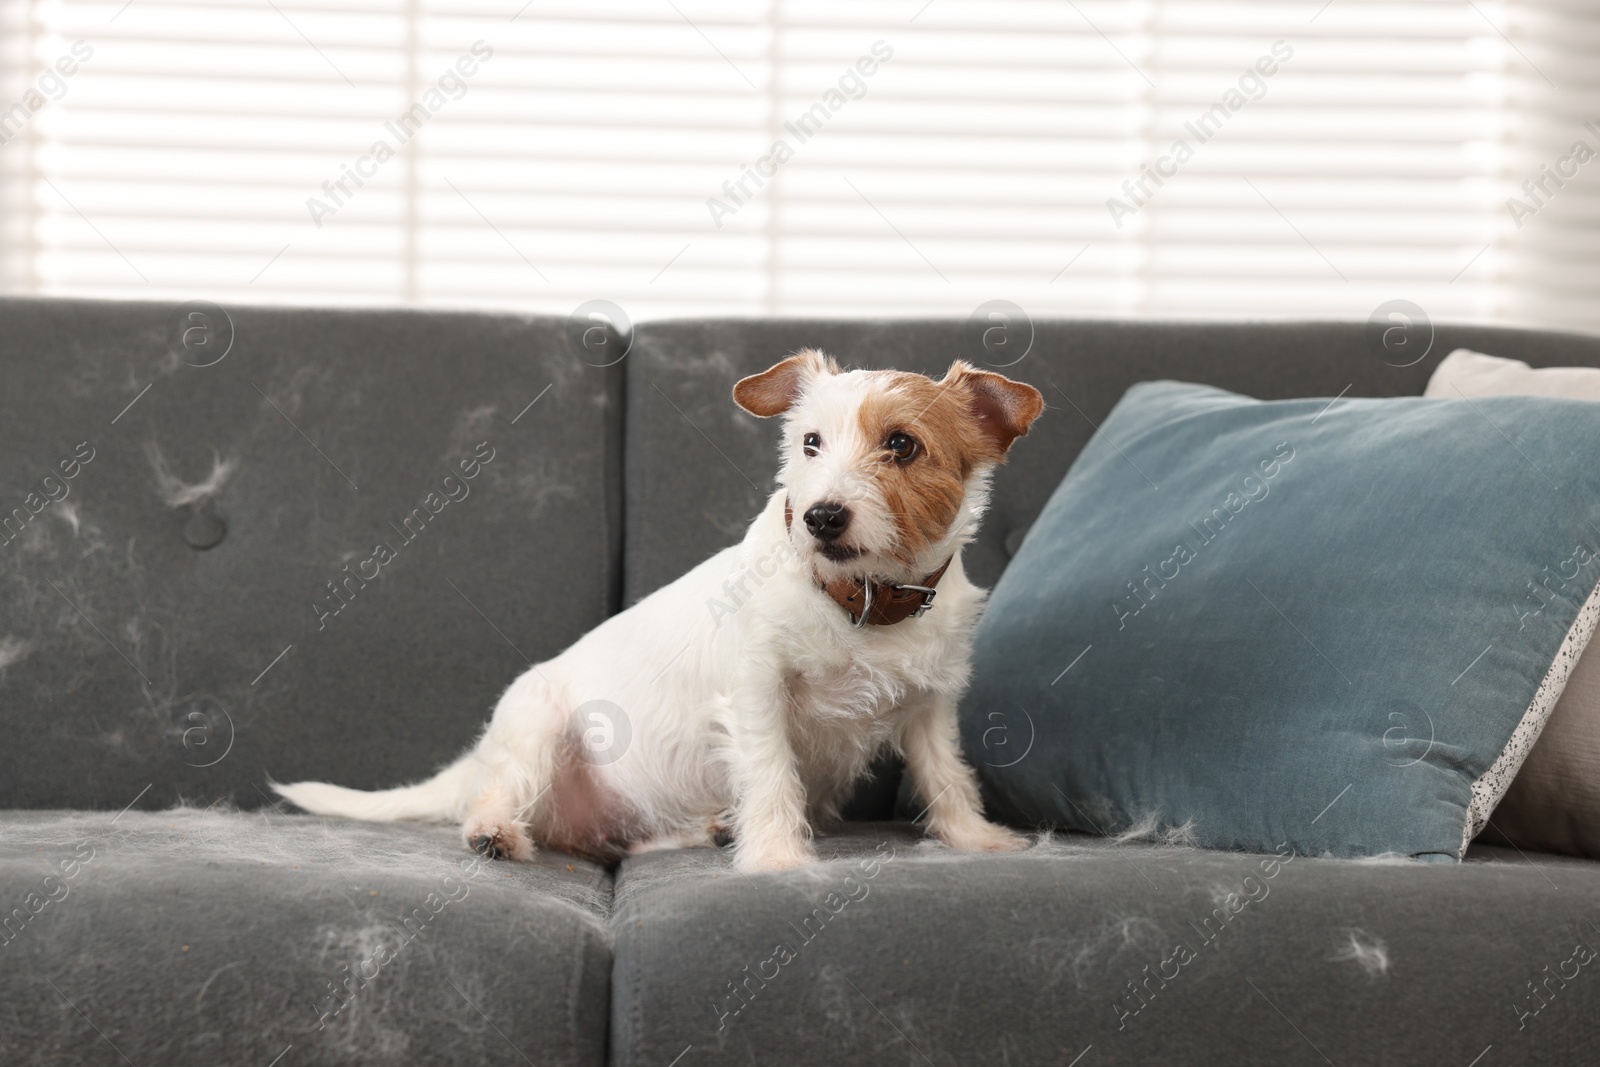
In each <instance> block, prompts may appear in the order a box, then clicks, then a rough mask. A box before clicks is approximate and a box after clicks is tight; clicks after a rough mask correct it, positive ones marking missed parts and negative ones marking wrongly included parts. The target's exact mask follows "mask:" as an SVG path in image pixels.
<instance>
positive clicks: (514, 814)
mask: <svg viewBox="0 0 1600 1067" xmlns="http://www.w3.org/2000/svg"><path fill="white" fill-rule="evenodd" d="M733 399H734V401H735V403H737V404H738V405H739V406H740V407H742V408H743V409H744V410H745V411H747V412H749V413H750V414H752V415H756V416H759V417H761V418H775V417H778V416H782V417H783V433H782V446H781V447H782V456H781V459H782V465H781V470H780V472H779V475H778V479H777V481H778V489H777V491H776V492H774V493H773V494H772V496H771V497H770V498H769V499H768V501H767V503H766V506H765V507H764V508H763V509H762V511H761V513H760V514H759V515H758V516H756V519H755V521H754V522H753V523H751V525H750V527H749V531H748V533H747V534H746V535H745V538H744V540H743V541H742V542H741V543H740V544H738V545H735V546H733V547H731V548H728V549H725V550H723V551H722V552H719V553H717V554H716V555H715V556H713V557H711V558H710V559H708V560H706V561H705V562H704V563H702V564H700V565H699V566H697V567H695V568H694V569H693V570H691V571H690V572H689V573H688V574H686V575H684V576H683V577H681V578H679V579H678V580H677V581H675V582H672V583H671V584H670V585H667V586H665V587H664V588H662V589H659V590H657V591H656V592H655V593H652V594H651V595H649V596H647V597H645V598H644V599H642V600H640V601H639V602H638V603H637V604H635V605H634V606H633V607H631V608H629V609H627V610H626V611H623V612H621V613H620V614H618V615H615V616H613V617H612V618H610V619H607V620H606V621H605V622H603V623H601V624H600V625H599V626H597V627H596V628H595V629H593V630H592V631H590V632H589V633H588V634H587V635H585V636H584V637H582V638H581V639H579V640H578V642H577V643H576V644H574V645H573V646H572V647H570V648H568V649H567V650H566V651H565V652H563V653H561V654H560V655H558V656H556V657H555V658H554V659H551V660H548V661H546V662H544V663H541V664H538V665H537V666H535V667H533V668H532V669H530V670H528V671H527V672H526V673H524V674H523V675H522V676H521V677H519V678H517V679H516V680H515V681H514V682H513V683H512V684H511V686H510V688H509V689H508V690H507V691H506V693H505V695H504V696H503V697H502V698H501V699H500V702H499V704H498V706H497V707H496V708H495V711H494V715H493V717H492V718H491V720H490V722H489V724H488V726H487V727H486V728H485V729H484V732H483V734H482V736H481V738H480V739H479V741H478V742H477V744H476V745H475V746H474V747H473V748H472V749H470V750H469V751H468V752H467V753H466V754H465V755H463V756H462V757H461V758H460V759H458V760H457V761H456V762H455V763H453V764H451V765H450V766H448V767H446V768H445V769H444V770H442V771H440V772H439V773H438V774H437V775H436V776H435V777H433V778H431V779H429V780H428V781H425V782H422V783H419V784H417V785H410V786H405V787H402V788H398V789H389V790H385V791H381V792H370V793H369V792H361V791H358V790H353V789H345V788H342V787H339V786H334V785H329V784H326V783H322V782H299V783H296V784H291V785H281V784H276V783H275V784H274V785H273V788H275V789H276V790H277V791H278V792H279V793H280V794H281V795H282V796H284V797H285V798H287V799H288V800H290V801H292V802H293V803H294V804H296V805H298V806H299V807H300V808H303V809H305V810H306V811H309V812H314V813H318V814H324V815H337V816H344V817H348V818H354V819H367V820H375V821H390V820H402V819H413V820H430V821H452V822H459V823H460V824H461V827H462V838H463V840H464V842H465V844H466V845H467V847H468V848H470V849H472V850H474V851H476V852H479V853H481V854H484V855H487V856H489V857H492V858H509V859H512V860H529V859H532V858H533V855H534V850H535V845H536V843H537V844H538V845H539V846H542V847H547V848H553V849H557V850H561V851H565V852H571V853H575V854H578V855H584V856H589V857H593V858H596V859H598V860H600V861H602V862H606V863H614V862H616V861H618V860H620V858H621V857H622V856H624V855H627V854H634V853H641V852H647V851H651V850H654V849H663V848H687V847H694V846H703V845H711V844H714V843H717V841H718V838H719V837H721V836H722V835H724V833H725V832H726V833H731V835H732V839H733V850H734V861H735V864H736V865H737V867H738V868H739V869H741V870H744V871H747V872H749V871H773V870H782V869H786V868H794V867H800V866H803V865H805V864H808V863H811V862H813V861H814V860H815V858H816V855H815V852H814V851H813V847H812V843H811V842H812V836H813V829H814V828H815V827H819V826H822V827H825V826H827V825H829V824H831V823H833V822H835V821H836V820H837V819H838V817H839V812H840V808H841V806H842V805H843V804H844V802H845V801H846V800H847V799H848V797H849V794H850V791H851V789H852V787H853V786H854V785H855V784H856V782H857V781H858V780H859V779H861V778H862V777H863V776H864V775H865V774H866V773H867V771H868V768H869V765H870V764H871V762H872V760H873V759H874V757H876V756H877V755H878V754H880V753H881V752H883V751H884V750H886V749H892V750H895V751H897V752H899V753H900V754H901V755H902V756H903V757H904V760H905V765H906V769H907V771H908V772H909V774H910V776H911V781H912V783H913V785H914V786H915V790H916V796H917V803H918V804H920V805H922V806H923V809H924V814H925V815H926V825H927V828H928V829H929V830H930V831H931V832H932V833H933V835H934V836H935V837H937V838H938V839H939V840H941V841H942V842H944V843H945V844H946V845H948V846H949V847H951V848H954V849H959V850H984V851H1003V850H1010V849H1017V848H1022V847H1024V846H1025V845H1026V844H1027V839H1026V838H1025V837H1023V836H1022V835H1020V834H1018V833H1015V832H1013V831H1011V830H1008V829H1005V828H1003V827H1000V826H997V825H995V824H994V823H991V822H989V821H987V820H986V819H985V818H984V816H983V809H982V804H981V802H980V800H979V796H978V786H977V779H976V776H975V775H974V773H973V771H972V769H971V767H969V766H968V765H967V764H966V763H965V762H964V761H963V759H962V754H961V749H960V742H959V738H958V732H957V723H956V704H957V701H958V700H959V699H960V697H961V696H962V694H963V693H964V692H965V690H966V687H967V683H968V677H969V674H970V661H971V648H972V631H973V627H974V626H975V624H976V623H977V621H978V617H979V614H980V612H981V610H982V607H983V602H984V599H985V597H986V596H987V592H986V591H985V590H982V589H979V588H978V587H976V586H974V585H973V584H972V583H971V582H970V581H968V579H967V575H966V572H965V571H964V570H963V568H962V564H961V549H962V547H963V546H964V545H966V544H968V543H969V542H970V541H971V540H972V538H973V536H974V535H975V533H976V531H977V528H978V522H979V519H980V517H981V515H982V513H983V511H984V509H985V507H986V506H987V503H988V493H989V481H990V477H991V475H992V473H993V471H994V469H995V467H996V466H998V465H999V464H1000V463H1002V462H1003V461H1004V459H1005V457H1006V454H1007V452H1008V450H1009V449H1010V448H1011V445H1012V442H1013V441H1015V440H1016V439H1017V438H1018V437H1021V436H1023V435H1025V434H1026V433H1027V432H1028V427H1029V426H1030V425H1031V424H1032V423H1033V421H1034V420H1035V419H1036V418H1038V416H1039V414H1040V413H1041V412H1042V411H1043V410H1044V398H1043V397H1042V396H1040V394H1039V391H1038V390H1037V389H1035V388H1033V387H1032V386H1030V385H1025V384H1022V383H1020V382H1015V381H1012V380H1010V379H1008V378H1005V377H1004V376H1002V375H999V374H995V373H992V372H989V371H983V370H978V369H976V368H974V367H972V366H971V365H969V364H967V363H964V362H961V361H957V362H956V363H955V364H953V365H952V366H951V368H950V370H949V372H948V373H946V374H945V376H944V377H943V378H942V379H940V380H938V381H934V380H933V379H931V378H928V377H925V376H923V375H920V374H913V373H907V372H900V371H864V370H851V371H841V370H840V368H839V366H838V364H837V363H836V362H835V361H834V360H833V359H832V358H830V357H828V356H825V355H823V354H822V353H821V352H818V351H816V350H813V349H807V350H805V351H802V352H799V353H798V354H796V355H794V356H791V357H789V358H788V359H785V360H783V361H782V362H780V363H778V364H777V365H775V366H773V367H771V368H770V369H768V370H766V371H764V372H762V373H761V374H757V375H753V376H751V377H748V378H745V379H743V380H741V381H740V382H739V383H738V384H737V385H736V386H735V387H734V390H733Z"/></svg>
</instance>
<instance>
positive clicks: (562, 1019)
mask: <svg viewBox="0 0 1600 1067" xmlns="http://www.w3.org/2000/svg"><path fill="white" fill-rule="evenodd" d="M610 899H611V879H610V877H609V875H607V873H606V872H605V871H604V870H602V869H600V868H598V867H595V866H594V865H592V864H589V863H585V862H583V861H581V860H577V859H572V858H569V857H565V856H561V855H559V854H553V853H552V854H546V855H542V856H541V857H540V858H539V859H538V861H537V862H535V863H532V864H506V863H491V862H486V861H483V862H480V861H478V859H477V857H475V856H472V855H471V854H470V853H468V852H466V851H465V850H464V849H463V848H462V847H461V845H460V844H459V842H458V841H457V839H456V833H455V831H454V830H453V829H449V828H445V827H414V826H378V825H371V824H363V823H348V822H334V821H326V820H321V819H314V818H309V817H303V816H283V815H277V814H269V813H267V812H256V813H251V814H244V813H239V812H218V811H211V812H206V811H199V810H194V809H178V810H174V811H165V812H149V813H147V812H139V811H128V812H126V813H124V814H122V815H120V816H118V815H117V814H116V813H115V812H59V811H40V812H5V813H0V902H3V904H0V907H3V914H0V919H3V926H4V933H3V938H4V941H3V944H0V1063H7V1064H11V1063H23V1062H27V1063H45V1062H50V1063H56V1062H61V1063H86V1064H87V1063H108V1064H109V1063H122V1062H124V1061H123V1059H121V1058H119V1053H120V1055H121V1056H122V1057H126V1059H127V1060H128V1061H131V1062H133V1063H136V1064H141V1065H143V1064H157V1063H159V1064H205V1065H212V1064H219V1063H253V1064H258V1065H262V1067H265V1065H266V1064H268V1063H275V1062H279V1061H276V1060H275V1059H274V1057H278V1056H279V1055H280V1054H284V1053H285V1051H286V1050H287V1049H289V1048H290V1047H291V1046H292V1051H291V1052H288V1053H287V1055H284V1056H283V1059H282V1061H281V1065H282V1067H303V1065H308V1064H420V1063H426V1064H430V1065H433V1064H456V1063H459V1064H488V1063H522V1062H523V1059H524V1057H526V1058H527V1059H529V1060H532V1061H533V1062H536V1063H539V1064H541V1065H544V1064H599V1063H602V1062H604V1059H605V1041H606V1018H607V1013H608V1010H609V1004H608V1001H609V998H608V984H609V974H610V967H611V953H610V949H609V947H608V933H607V930H606V927H605V918H604V917H605V915H606V913H607V911H608V910H609V906H610ZM113 1046H114V1048H115V1051H114V1050H113Z"/></svg>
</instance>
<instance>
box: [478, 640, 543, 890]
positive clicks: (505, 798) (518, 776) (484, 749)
mask: <svg viewBox="0 0 1600 1067" xmlns="http://www.w3.org/2000/svg"><path fill="white" fill-rule="evenodd" d="M569 725H570V724H569V721H568V716H567V713H566V709H565V707H564V705H563V704H561V702H560V701H558V700H557V699H556V697H555V694H554V693H552V691H551V688H550V685H549V684H548V683H547V682H546V681H545V680H544V679H543V678H542V677H540V676H539V675H538V673H537V672H535V671H529V672H528V673H526V674H524V675H523V676H522V677H520V678H518V679H517V680H516V681H515V682H513V683H512V684H511V688H510V689H508V690H507V691H506V693H505V695H504V696H503V697H501V698H500V703H499V705H497V706H496V708H495V712H494V717H493V718H492V719H491V720H490V722H489V727H488V729H486V730H485V731H484V733H483V737H482V738H481V739H479V741H478V744H477V746H476V747H475V748H474V749H473V751H472V754H471V756H470V757H469V758H470V759H471V760H472V761H473V763H474V764H475V770H476V774H475V775H474V789H473V791H472V794H471V799H470V800H469V801H468V803H467V805H466V815H465V819H464V821H463V822H462V824H461V838H462V840H463V841H464V842H466V845H467V847H468V848H470V849H471V850H472V851H474V852H477V853H480V854H481V855H485V856H488V857H489V858H491V859H513V860H522V861H527V860H531V859H533V854H534V841H533V834H532V832H531V829H530V824H531V822H532V816H533V812H534V811H535V810H536V809H537V807H538V805H539V803H540V802H541V801H542V800H544V799H545V797H546V794H548V793H549V792H550V790H551V788H552V786H553V785H554V783H555V775H556V761H557V759H558V758H559V755H560V753H561V751H562V747H563V742H564V739H565V734H566V731H567V729H568V727H569Z"/></svg>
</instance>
